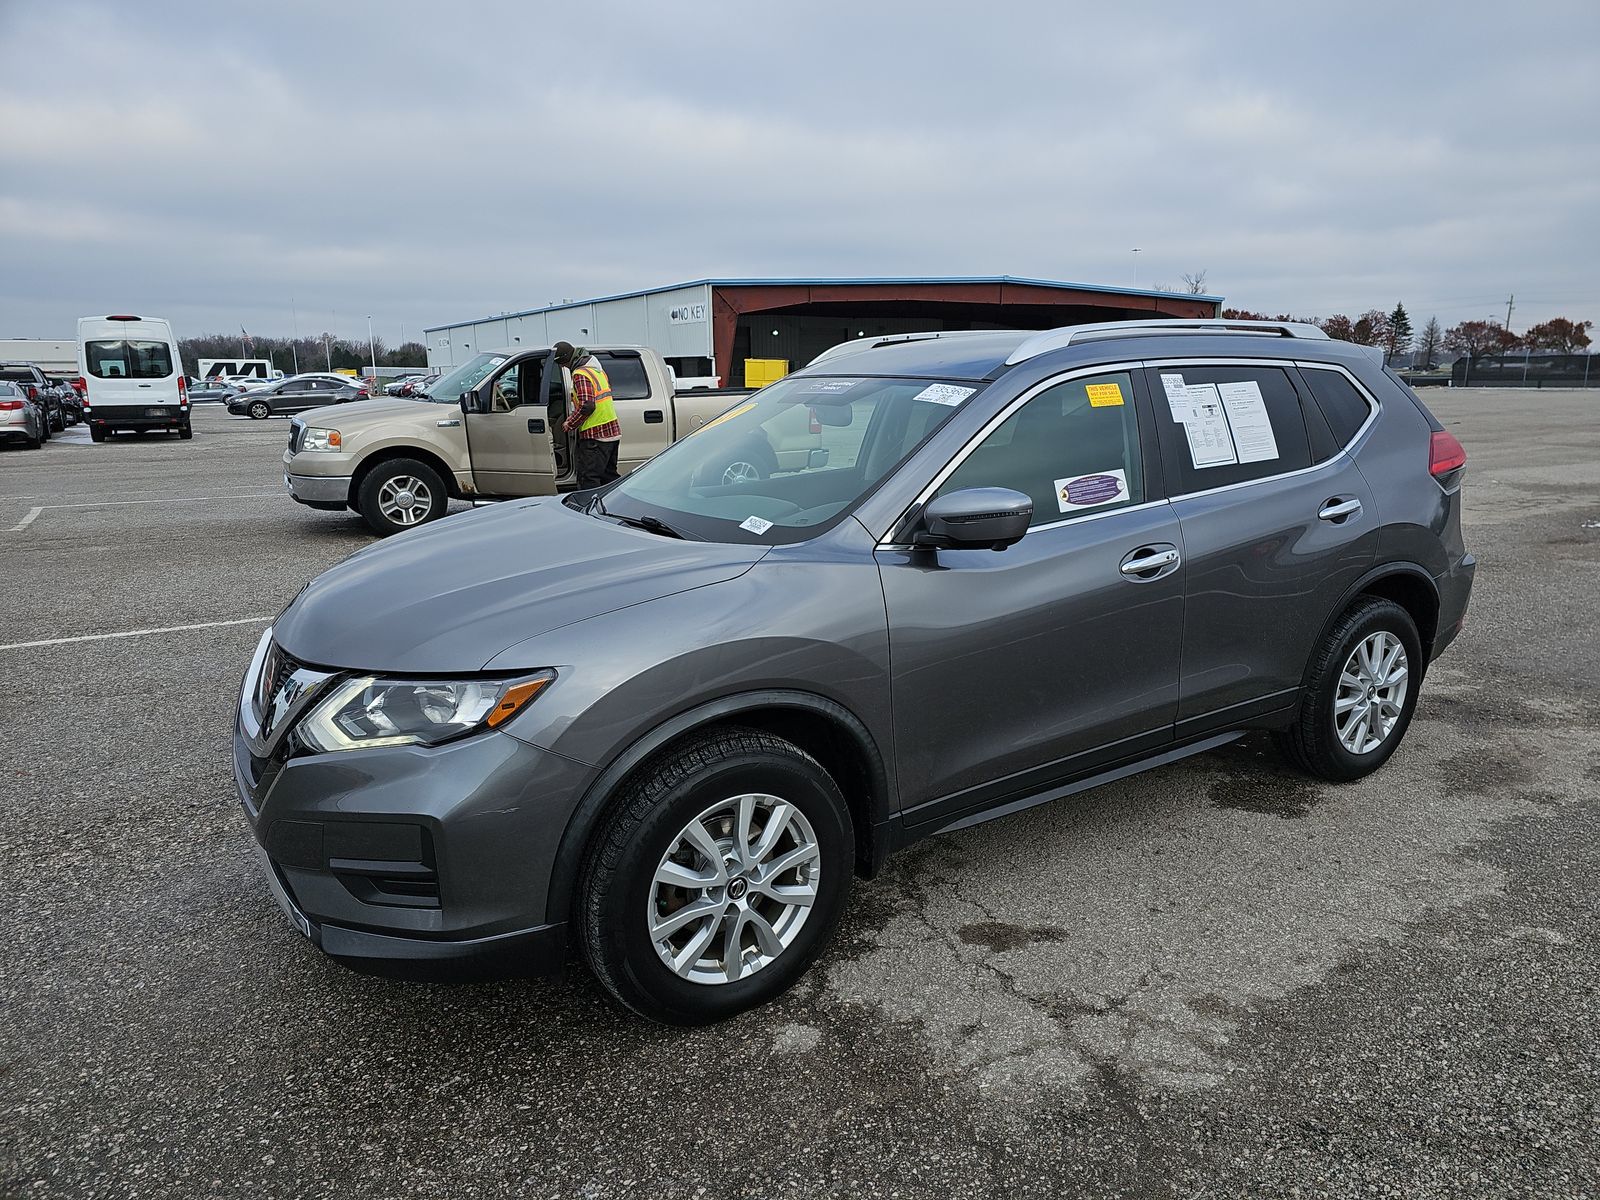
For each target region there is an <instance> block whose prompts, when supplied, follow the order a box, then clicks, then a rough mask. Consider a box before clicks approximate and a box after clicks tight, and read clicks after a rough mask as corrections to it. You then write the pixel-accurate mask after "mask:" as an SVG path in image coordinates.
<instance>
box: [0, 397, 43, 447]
mask: <svg viewBox="0 0 1600 1200" xmlns="http://www.w3.org/2000/svg"><path fill="white" fill-rule="evenodd" d="M45 432H46V430H45V419H44V409H42V408H41V407H39V405H38V403H37V402H35V401H33V400H29V399H28V397H27V395H26V394H25V393H24V392H23V390H22V388H21V387H19V386H18V385H17V384H14V383H8V382H6V381H5V380H0V441H6V442H21V443H22V444H23V445H24V446H26V447H27V448H28V449H29V450H37V449H38V448H39V447H40V446H41V445H43V443H44V439H45Z"/></svg>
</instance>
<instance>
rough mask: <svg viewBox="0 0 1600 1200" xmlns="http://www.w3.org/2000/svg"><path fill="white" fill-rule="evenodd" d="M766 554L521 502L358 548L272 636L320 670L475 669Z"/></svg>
mask: <svg viewBox="0 0 1600 1200" xmlns="http://www.w3.org/2000/svg"><path fill="white" fill-rule="evenodd" d="M766 552H767V547H764V546H732V545H723V544H721V543H715V542H685V541H678V540H676V539H674V538H668V537H661V536H659V535H657V534H654V533H649V532H646V531H645V530H642V529H633V528H630V527H628V526H624V525H617V524H614V523H613V522H611V521H607V520H603V519H600V518H597V517H590V516H586V515H584V514H583V513H580V512H575V511H574V510H572V509H570V508H568V507H567V506H566V505H564V504H562V503H561V502H560V501H559V500H556V499H554V498H540V499H534V500H522V501H515V502H511V503H506V504H498V505H495V506H494V507H492V508H487V509H480V510H478V511H476V512H471V513H461V514H459V515H458V516H454V517H449V518H446V519H445V520H443V521H439V522H436V523H433V524H429V525H424V526H422V527H421V528H419V529H416V530H412V531H411V532H408V533H403V534H400V535H398V536H397V537H393V538H390V539H389V540H388V541H384V542H379V543H378V544H376V545H374V546H369V547H368V548H366V549H365V550H359V551H357V552H356V553H355V554H352V555H351V556H350V557H349V558H347V559H345V560H344V562H342V563H340V564H339V565H338V566H336V567H334V568H332V569H331V570H329V571H327V572H325V573H323V574H322V575H319V576H318V577H317V578H316V579H314V580H312V581H311V583H310V584H308V585H307V586H306V589H305V590H304V591H303V592H301V593H300V595H299V596H298V597H297V598H296V599H295V600H294V602H293V603H292V604H290V605H289V607H288V608H287V609H285V610H284V612H283V613H282V615H281V616H280V617H279V618H278V620H277V622H276V623H275V625H274V626H273V637H274V639H275V640H276V641H277V643H278V645H279V646H281V647H282V648H283V650H284V651H285V652H286V653H287V654H289V655H290V656H291V657H292V658H294V659H296V660H298V661H299V662H302V663H306V664H308V665H314V666H319V667H338V668H346V669H350V670H357V671H371V672H374V673H387V674H395V673H408V674H409V673H415V674H456V673H470V672H474V671H478V670H481V669H482V668H483V666H484V665H485V664H486V663H488V662H489V660H490V659H492V658H494V657H495V656H496V655H497V654H499V653H500V652H501V651H503V650H505V649H507V648H509V647H511V646H513V645H515V644H516V643H518V642H521V641H526V640H527V639H528V638H531V637H537V636H539V635H540V634H544V633H548V632H550V631H551V630H553V629H559V628H561V627H562V626H563V625H570V624H572V623H573V622H574V621H581V620H583V619H585V618H587V617H596V616H600V615H602V614H604V613H608V612H615V611H616V610H617V609H619V608H627V607H629V606H631V605H634V604H642V603H644V602H645V601H647V600H655V599H658V598H659V597H662V596H669V595H672V594H673V593H674V592H683V591H688V590H689V589H690V588H697V587H704V586H706V585H707V584H712V583H720V582H722V581H724V580H727V579H733V578H735V577H737V576H739V575H742V574H743V573H744V572H745V571H747V570H749V569H750V567H751V566H752V565H753V564H754V563H756V562H757V561H758V560H759V559H760V558H761V556H762V555H763V554H765V553H766Z"/></svg>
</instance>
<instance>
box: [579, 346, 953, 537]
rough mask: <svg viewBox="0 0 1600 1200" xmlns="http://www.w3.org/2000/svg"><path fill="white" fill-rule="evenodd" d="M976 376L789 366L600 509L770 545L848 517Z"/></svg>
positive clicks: (639, 473) (626, 482) (632, 478)
mask: <svg viewBox="0 0 1600 1200" xmlns="http://www.w3.org/2000/svg"><path fill="white" fill-rule="evenodd" d="M981 386H982V384H981V383H979V382H971V383H967V382H962V381H956V380H952V381H945V380H933V379H912V378H886V377H882V376H879V377H865V378H863V377H859V376H855V377H838V376H826V375H791V376H789V377H788V378H787V379H783V380H780V381H779V382H777V383H775V384H773V385H772V386H770V387H767V388H763V389H762V390H761V391H759V392H757V393H756V394H755V395H753V396H750V397H749V398H747V399H746V400H744V401H742V402H741V403H739V404H737V405H735V406H734V407H733V408H731V409H729V410H728V411H727V412H725V413H723V414H722V415H721V416H719V417H717V418H716V419H714V420H712V421H708V422H707V423H706V424H705V425H703V426H701V427H700V428H699V429H698V430H696V431H695V432H694V433H692V434H691V435H690V436H688V437H686V438H684V439H683V440H681V441H679V442H678V443H676V444H675V445H672V446H669V447H667V449H665V450H663V451H662V452H661V453H660V454H658V455H656V456H655V457H654V458H652V459H651V460H650V461H649V462H647V463H645V464H644V465H643V466H641V467H639V468H638V469H637V470H635V471H634V472H633V473H632V474H631V475H627V476H625V477H624V478H623V479H622V480H620V481H619V482H618V483H616V484H615V485H613V486H612V487H611V488H610V489H609V490H608V491H606V492H604V493H602V495H601V498H600V507H598V508H597V509H594V510H593V511H594V512H595V513H596V515H601V516H605V515H609V516H613V517H620V518H622V519H624V520H629V519H631V520H634V521H639V520H643V519H645V518H649V517H654V518H655V519H656V520H657V521H661V522H664V523H665V524H667V525H668V526H670V527H671V528H672V529H674V530H676V531H678V532H680V533H682V534H683V535H684V536H688V537H692V538H699V539H703V540H705V541H715V542H746V543H754V544H759V545H767V546H771V545H775V544H779V543H784V542H799V541H804V540H806V539H807V538H811V537H815V536H816V535H817V534H818V533H819V532H821V531H822V530H823V529H826V528H828V527H830V526H831V525H833V524H834V523H835V522H836V521H838V520H840V519H842V518H843V516H844V514H846V513H847V512H849V511H850V509H851V508H853V507H854V506H855V505H856V504H857V503H858V502H859V501H860V500H861V498H862V497H863V496H865V495H866V494H867V493H868V492H870V491H872V490H873V489H874V488H875V487H877V485H878V483H879V482H880V481H881V480H882V479H884V478H885V477H886V476H887V475H888V474H889V473H890V472H891V471H893V470H894V469H895V467H897V466H898V465H899V464H900V463H901V462H903V461H904V460H905V458H906V456H907V455H909V454H910V453H911V452H912V451H913V450H915V449H916V448H917V447H918V446H920V445H921V444H922V443H923V441H924V440H926V439H927V438H928V437H929V436H931V435H932V434H933V432H934V431H935V430H937V429H938V428H939V427H940V426H941V425H943V424H944V423H945V421H946V420H948V419H949V417H950V416H951V414H953V413H954V412H955V411H956V410H957V408H959V407H960V406H961V405H962V404H964V403H965V402H966V401H967V400H968V399H969V398H970V397H971V396H972V395H973V394H974V393H976V392H977V391H978V389H979V388H980V387H981Z"/></svg>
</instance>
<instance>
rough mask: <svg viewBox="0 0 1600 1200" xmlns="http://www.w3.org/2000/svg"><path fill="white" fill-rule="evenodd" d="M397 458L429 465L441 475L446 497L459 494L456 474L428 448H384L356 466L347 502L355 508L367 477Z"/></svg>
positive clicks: (352, 474)
mask: <svg viewBox="0 0 1600 1200" xmlns="http://www.w3.org/2000/svg"><path fill="white" fill-rule="evenodd" d="M397 458H411V459H415V460H416V461H417V462H420V463H425V464H427V465H428V466H430V467H432V468H433V469H434V470H435V471H437V472H438V473H439V478H440V479H441V480H442V481H443V482H444V490H445V494H446V495H448V496H455V495H457V494H458V489H457V488H456V473H455V472H454V471H452V470H451V469H450V468H449V467H448V466H447V465H445V461H444V459H442V458H440V457H439V456H438V455H437V454H435V453H434V452H433V451H432V450H429V449H428V448H427V447H426V446H384V447H382V448H380V449H377V450H374V451H373V452H372V453H371V454H369V455H367V456H366V457H365V458H363V459H362V460H361V461H360V462H359V463H357V464H356V469H355V471H354V472H352V473H351V475H350V494H349V496H347V497H346V500H345V502H346V503H347V504H348V505H350V506H351V507H352V508H353V507H355V503H356V497H357V496H359V495H360V494H361V485H362V484H363V483H364V482H366V478H367V476H368V475H370V474H372V472H373V471H374V470H376V469H377V468H378V467H380V466H382V465H383V464H384V463H386V462H393V461H394V460H395V459H397Z"/></svg>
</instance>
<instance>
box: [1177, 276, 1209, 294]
mask: <svg viewBox="0 0 1600 1200" xmlns="http://www.w3.org/2000/svg"><path fill="white" fill-rule="evenodd" d="M1183 290H1184V291H1186V292H1188V293H1189V294H1190V295H1191V296H1204V295H1205V294H1206V273H1205V272H1204V271H1194V272H1189V271H1185V272H1184V273H1183Z"/></svg>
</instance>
